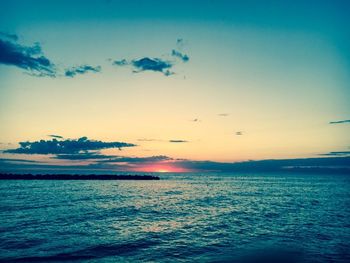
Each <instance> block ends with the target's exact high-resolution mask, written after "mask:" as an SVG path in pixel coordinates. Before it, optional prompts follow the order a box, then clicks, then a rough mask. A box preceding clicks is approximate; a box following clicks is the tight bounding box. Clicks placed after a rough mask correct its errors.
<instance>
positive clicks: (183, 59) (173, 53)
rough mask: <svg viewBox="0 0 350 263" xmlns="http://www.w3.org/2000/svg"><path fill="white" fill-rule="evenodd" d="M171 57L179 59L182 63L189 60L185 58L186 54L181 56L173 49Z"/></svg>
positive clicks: (187, 57)
mask: <svg viewBox="0 0 350 263" xmlns="http://www.w3.org/2000/svg"><path fill="white" fill-rule="evenodd" d="M171 55H172V56H173V57H177V58H179V59H181V60H182V61H183V62H188V61H189V60H190V58H189V56H187V55H186V54H182V53H181V52H180V51H177V50H175V49H173V50H172V51H171Z"/></svg>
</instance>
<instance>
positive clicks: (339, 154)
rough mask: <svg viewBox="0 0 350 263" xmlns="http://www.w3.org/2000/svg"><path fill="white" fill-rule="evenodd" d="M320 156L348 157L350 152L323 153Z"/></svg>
mask: <svg viewBox="0 0 350 263" xmlns="http://www.w3.org/2000/svg"><path fill="white" fill-rule="evenodd" d="M320 155H323V156H348V155H350V151H343V152H329V153H321V154H320Z"/></svg>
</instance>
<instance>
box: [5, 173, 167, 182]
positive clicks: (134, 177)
mask: <svg viewBox="0 0 350 263" xmlns="http://www.w3.org/2000/svg"><path fill="white" fill-rule="evenodd" d="M159 179H160V178H159V177H158V176H153V175H113V174H87V175H82V174H5V173H2V174H0V180H159Z"/></svg>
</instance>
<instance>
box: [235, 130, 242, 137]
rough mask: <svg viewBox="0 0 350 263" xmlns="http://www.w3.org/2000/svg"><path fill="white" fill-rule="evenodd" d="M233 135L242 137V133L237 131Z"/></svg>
mask: <svg viewBox="0 0 350 263" xmlns="http://www.w3.org/2000/svg"><path fill="white" fill-rule="evenodd" d="M235 134H236V135H238V136H240V135H243V132H241V131H237V132H236V133H235Z"/></svg>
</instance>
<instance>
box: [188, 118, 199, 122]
mask: <svg viewBox="0 0 350 263" xmlns="http://www.w3.org/2000/svg"><path fill="white" fill-rule="evenodd" d="M190 121H192V122H200V121H201V120H200V119H197V118H195V119H192V120H190Z"/></svg>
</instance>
